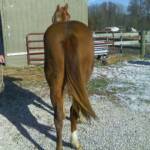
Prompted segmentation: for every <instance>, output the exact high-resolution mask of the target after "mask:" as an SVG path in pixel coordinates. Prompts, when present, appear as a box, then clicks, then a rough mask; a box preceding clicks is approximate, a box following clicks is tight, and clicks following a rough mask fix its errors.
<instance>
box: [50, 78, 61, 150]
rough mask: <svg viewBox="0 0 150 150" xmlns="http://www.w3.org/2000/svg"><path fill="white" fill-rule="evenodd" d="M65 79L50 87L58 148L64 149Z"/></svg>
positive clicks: (59, 149) (58, 149) (57, 149)
mask: <svg viewBox="0 0 150 150" xmlns="http://www.w3.org/2000/svg"><path fill="white" fill-rule="evenodd" d="M62 86H63V81H61V80H57V81H56V82H54V85H52V86H51V88H50V90H51V91H50V97H51V101H52V105H53V108H54V123H55V127H56V132H57V141H56V142H57V146H56V150H62V149H63V147H62V128H63V118H64V115H63V88H62Z"/></svg>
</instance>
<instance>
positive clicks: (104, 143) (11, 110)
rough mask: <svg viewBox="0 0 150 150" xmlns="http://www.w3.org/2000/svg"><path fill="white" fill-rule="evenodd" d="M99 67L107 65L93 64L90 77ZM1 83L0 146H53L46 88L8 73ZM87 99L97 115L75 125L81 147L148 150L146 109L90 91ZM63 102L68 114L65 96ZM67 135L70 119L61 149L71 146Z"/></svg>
mask: <svg viewBox="0 0 150 150" xmlns="http://www.w3.org/2000/svg"><path fill="white" fill-rule="evenodd" d="M133 65H134V64H133ZM116 66H117V67H118V65H116ZM121 67H122V65H121V66H120V68H121ZM101 69H108V68H103V67H102V68H95V70H94V73H93V78H96V77H97V73H98V71H100V70H101ZM149 70H150V69H149ZM105 71H106V70H105ZM109 79H110V78H109ZM146 82H147V81H145V83H146ZM111 83H113V82H111ZM121 83H122V82H121ZM118 84H119V83H118ZM5 85H6V87H5V90H4V92H3V93H1V95H0V150H36V149H43V150H54V149H55V140H56V132H55V128H54V125H53V109H52V108H51V103H50V100H49V96H48V88H47V87H44V88H41V87H40V86H34V87H33V86H25V87H24V86H23V85H20V84H19V82H18V81H15V80H13V79H12V78H9V77H7V78H6V80H5ZM110 87H111V85H109V86H108V89H111V88H110ZM122 94H123V93H122ZM119 98H120V97H117V99H119ZM121 98H122V97H121ZM90 99H91V104H92V106H93V108H94V110H95V112H96V114H97V116H98V119H97V120H92V121H91V122H88V123H86V124H79V125H78V126H79V127H78V129H79V138H80V141H81V143H82V145H83V148H84V150H150V114H149V111H144V110H143V111H139V110H138V109H136V110H135V109H130V107H127V105H123V104H124V103H121V102H120V101H121V99H120V101H119V100H117V101H115V102H114V101H112V100H111V98H110V97H108V96H103V95H101V96H100V95H91V97H90ZM65 106H66V113H67V115H68V116H69V107H70V101H69V100H68V99H67V98H66V101H65ZM69 138H70V122H69V120H68V119H66V120H65V121H64V128H63V144H64V150H70V149H71V148H70V144H69Z"/></svg>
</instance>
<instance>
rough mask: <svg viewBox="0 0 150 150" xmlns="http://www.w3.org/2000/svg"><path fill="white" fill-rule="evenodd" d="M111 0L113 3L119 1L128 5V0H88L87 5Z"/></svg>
mask: <svg viewBox="0 0 150 150" xmlns="http://www.w3.org/2000/svg"><path fill="white" fill-rule="evenodd" d="M108 1H112V2H114V3H120V4H122V5H124V6H128V3H129V0H88V3H89V5H91V4H96V3H102V2H108Z"/></svg>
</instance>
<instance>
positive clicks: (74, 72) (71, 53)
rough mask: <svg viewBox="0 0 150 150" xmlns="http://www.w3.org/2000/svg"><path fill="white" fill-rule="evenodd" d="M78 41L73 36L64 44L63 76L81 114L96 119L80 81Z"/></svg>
mask: <svg viewBox="0 0 150 150" xmlns="http://www.w3.org/2000/svg"><path fill="white" fill-rule="evenodd" d="M77 47H78V40H77V38H76V36H75V35H70V36H69V38H67V39H66V41H65V43H64V48H65V49H64V51H65V52H64V53H65V74H66V78H67V85H68V88H69V92H70V94H71V96H72V97H73V101H75V102H76V104H77V105H78V107H79V108H80V110H81V112H82V114H83V115H84V116H85V117H86V118H87V119H90V118H91V117H93V118H96V114H95V112H94V111H93V109H92V107H91V105H90V102H89V99H88V95H87V92H86V89H85V85H84V82H83V79H82V76H81V75H82V74H81V71H80V64H79V54H78V53H79V51H78V50H77Z"/></svg>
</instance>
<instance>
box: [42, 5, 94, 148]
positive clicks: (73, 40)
mask: <svg viewBox="0 0 150 150" xmlns="http://www.w3.org/2000/svg"><path fill="white" fill-rule="evenodd" d="M59 10H60V9H58V7H57V11H56V12H55V13H57V12H58V11H59ZM54 17H55V15H54ZM54 17H53V19H54V20H55V21H54V23H53V24H52V25H51V26H50V27H48V29H47V30H46V32H45V34H44V47H45V65H44V71H45V76H46V80H47V82H48V84H49V87H50V98H51V102H52V105H53V108H54V123H55V127H56V132H57V146H56V150H62V149H63V148H62V127H63V119H64V112H63V103H64V100H63V94H64V88H65V86H67V88H68V91H69V92H68V93H69V95H71V96H72V99H73V100H72V101H73V102H72V106H71V109H70V120H71V132H72V135H71V143H72V144H73V145H74V146H75V148H76V149H78V150H79V149H81V146H80V143H79V141H78V137H77V119H78V117H79V111H81V112H82V114H83V115H84V116H85V117H86V118H87V119H90V118H91V117H93V118H95V117H96V115H95V112H94V111H93V109H92V107H91V105H90V102H89V99H88V95H87V92H86V84H87V82H88V80H89V77H90V75H91V72H92V68H93V58H94V57H93V54H94V51H93V40H92V33H91V32H90V30H89V28H88V27H87V26H86V25H85V24H83V23H81V22H78V21H68V20H64V21H60V20H59V19H58V20H57V17H56V18H54Z"/></svg>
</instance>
